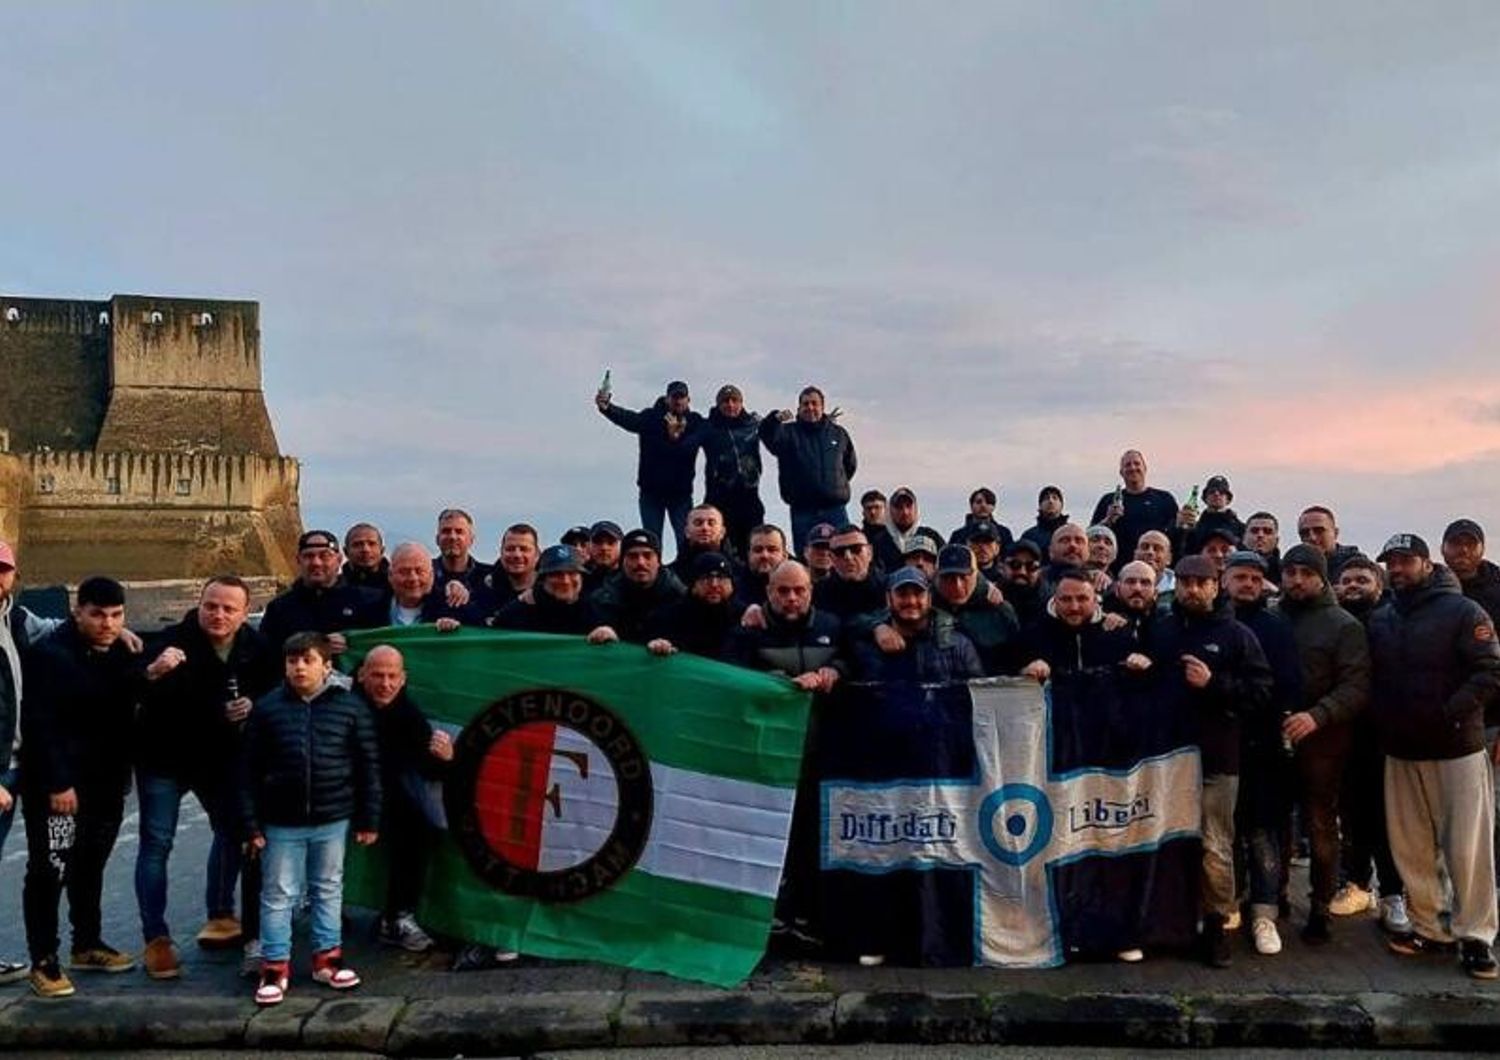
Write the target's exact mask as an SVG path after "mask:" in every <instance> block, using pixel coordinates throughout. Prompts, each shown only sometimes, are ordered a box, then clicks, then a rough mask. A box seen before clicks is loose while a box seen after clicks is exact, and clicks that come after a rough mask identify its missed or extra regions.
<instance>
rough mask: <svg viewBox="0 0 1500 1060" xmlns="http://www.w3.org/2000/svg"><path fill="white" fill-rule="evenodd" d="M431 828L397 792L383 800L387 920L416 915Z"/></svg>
mask: <svg viewBox="0 0 1500 1060" xmlns="http://www.w3.org/2000/svg"><path fill="white" fill-rule="evenodd" d="M432 831H433V830H432V826H431V825H429V824H428V823H427V818H426V817H424V816H423V815H422V813H421V811H420V810H418V809H417V808H416V807H415V806H413V805H412V804H411V802H410V800H409V799H407V798H406V797H405V795H404V793H403V792H402V791H400V790H397V791H395V792H394V793H393V794H392V796H391V797H390V798H387V799H386V803H385V809H384V810H383V811H382V813H381V818H380V842H381V845H382V846H385V847H387V849H388V850H389V851H390V862H389V864H390V875H389V877H388V878H387V880H386V891H385V908H384V909H383V910H382V912H383V913H384V914H385V916H387V917H392V916H395V915H396V914H397V913H411V912H415V911H416V908H417V900H418V899H419V898H421V897H422V881H423V879H424V878H425V877H426V875H427V859H428V856H429V851H430V850H431V846H432V841H433V835H432Z"/></svg>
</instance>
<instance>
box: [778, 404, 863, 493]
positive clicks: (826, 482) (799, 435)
mask: <svg viewBox="0 0 1500 1060" xmlns="http://www.w3.org/2000/svg"><path fill="white" fill-rule="evenodd" d="M760 440H761V442H763V443H764V444H765V447H766V448H767V449H769V450H770V451H771V452H772V454H774V455H775V457H776V480H777V483H778V484H779V485H780V487H781V499H782V500H784V501H786V503H787V505H788V506H790V507H792V508H831V507H834V506H836V505H840V504H848V503H849V480H850V479H852V478H853V477H854V472H855V469H856V468H857V467H858V461H857V459H856V457H855V455H854V440H853V439H852V438H850V437H849V432H848V431H846V430H844V428H842V427H840V426H839V425H838V424H837V423H834V422H833V420H832V419H830V418H829V417H827V416H824V417H823V418H822V419H820V420H818V421H817V422H816V423H804V422H803V421H802V420H799V419H793V420H789V421H788V422H786V423H782V422H781V420H780V419H779V418H777V417H776V416H767V417H766V418H765V419H763V420H761V422H760Z"/></svg>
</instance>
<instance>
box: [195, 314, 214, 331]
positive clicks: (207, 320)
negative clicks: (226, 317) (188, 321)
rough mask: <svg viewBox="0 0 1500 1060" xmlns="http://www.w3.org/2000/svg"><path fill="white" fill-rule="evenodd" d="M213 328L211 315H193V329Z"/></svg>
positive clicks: (212, 316)
mask: <svg viewBox="0 0 1500 1060" xmlns="http://www.w3.org/2000/svg"><path fill="white" fill-rule="evenodd" d="M213 326H214V315H213V314H212V313H194V314H193V327H195V328H211V327H213Z"/></svg>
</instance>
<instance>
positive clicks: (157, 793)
mask: <svg viewBox="0 0 1500 1060" xmlns="http://www.w3.org/2000/svg"><path fill="white" fill-rule="evenodd" d="M135 790H136V799H137V800H138V801H139V809H140V820H141V824H140V830H141V845H140V847H139V848H137V850H136V854H135V901H136V905H137V906H139V907H140V911H141V933H142V935H143V936H144V937H145V939H146V941H147V942H150V941H151V940H152V939H154V938H160V937H161V936H163V935H170V934H171V931H170V930H169V929H168V927H167V858H168V856H169V855H170V854H171V853H172V840H173V839H175V838H176V836H177V816H178V813H179V811H180V810H181V808H182V797H183V796H184V795H186V794H187V793H188V792H189V791H192V792H193V794H195V795H197V796H198V801H199V803H201V804H202V806H203V809H204V810H205V811H207V813H208V820H209V824H210V826H211V827H212V828H213V832H214V838H213V843H212V844H211V845H210V846H209V848H208V866H207V871H206V873H205V875H206V879H205V881H204V893H203V904H204V907H205V909H206V911H207V913H208V918H209V919H210V920H212V919H213V918H215V917H223V916H234V891H235V883H236V882H237V881H238V880H239V877H240V848H239V844H238V843H236V842H235V841H234V837H233V835H231V834H230V831H229V820H228V818H229V814H228V812H227V803H226V801H225V800H226V797H227V792H223V791H215V790H206V789H205V788H204V787H202V786H198V785H190V784H188V783H187V782H186V781H181V780H178V779H177V778H175V777H163V776H154V775H152V774H150V773H146V772H137V773H136V778H135Z"/></svg>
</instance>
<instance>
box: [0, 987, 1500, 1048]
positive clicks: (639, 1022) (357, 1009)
mask: <svg viewBox="0 0 1500 1060" xmlns="http://www.w3.org/2000/svg"><path fill="white" fill-rule="evenodd" d="M1497 1041H1500V1005H1496V1004H1495V1003H1494V1002H1493V1001H1492V1000H1490V999H1489V998H1485V997H1472V996H1449V995H1404V994H1392V993H1363V994H1350V995H1340V996H1328V995H1317V994H1296V995H1278V994H1205V995H1191V996H1171V995H1162V994H1071V995H1053V994H1040V993H1026V992H1018V993H999V994H977V993H973V994H971V993H920V992H901V991H883V992H876V993H858V992H850V993H844V994H837V995H836V994H832V993H827V992H812V993H779V992H768V993H761V992H754V993H745V992H735V993H731V992H718V991H710V990H704V991H701V992H697V993H691V994H681V993H651V992H622V991H600V992H578V993H548V994H531V995H517V994H508V995H497V996H491V997H464V998H456V997H440V998H416V999H404V998H395V997H369V996H365V997H358V996H352V997H344V996H327V995H325V996H322V997H296V996H294V997H291V998H288V999H287V1001H286V1002H285V1003H284V1004H283V1005H281V1006H279V1007H277V1008H274V1009H268V1010H264V1011H257V1010H256V1009H255V1008H254V1006H253V1005H252V1004H251V1003H250V1002H249V1001H247V1000H245V999H244V998H239V997H235V998H221V997H185V998H152V999H142V998H138V997H128V996H113V997H75V998H70V999H66V1000H62V1001H50V1002H49V1001H41V1000H38V999H34V998H25V997H22V998H7V999H3V1000H0V1051H4V1050H13V1049H76V1050H92V1049H127V1048H214V1047H217V1048H224V1049H284V1050H308V1051H311V1052H330V1051H336V1050H364V1051H369V1052H374V1053H382V1052H383V1053H387V1054H389V1055H393V1056H413V1057H416V1056H453V1055H455V1054H465V1055H475V1054H484V1053H489V1054H501V1055H507V1054H508V1055H516V1054H529V1053H535V1052H538V1051H554V1050H566V1049H583V1048H601V1047H609V1046H637V1047H640V1046H661V1047H667V1046H695V1045H699V1046H701V1045H783V1044H826V1043H842V1044H854V1043H864V1042H889V1043H924V1044H949V1043H973V1044H992V1045H1030V1046H1038V1045H1072V1046H1101V1045H1104V1046H1115V1047H1120V1046H1125V1047H1135V1048H1141V1049H1145V1048H1153V1047H1158V1048H1159V1047H1179V1048H1181V1047H1198V1048H1207V1047H1218V1048H1223V1047H1226V1046H1238V1047H1261V1048H1264V1047H1276V1048H1308V1047H1330V1046H1332V1047H1342V1048H1356V1049H1357V1048H1366V1049H1394V1048H1429V1049H1435V1048H1443V1049H1459V1050H1488V1049H1492V1048H1493V1047H1494V1044H1495V1043H1496V1042H1497Z"/></svg>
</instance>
